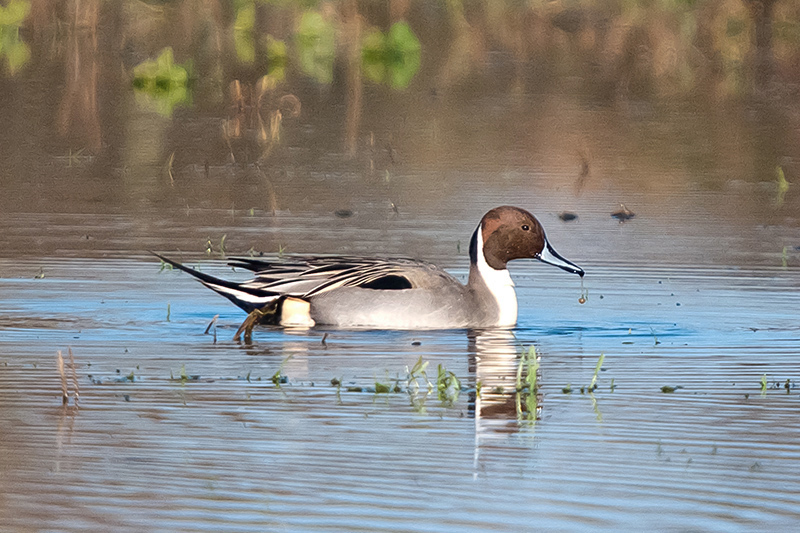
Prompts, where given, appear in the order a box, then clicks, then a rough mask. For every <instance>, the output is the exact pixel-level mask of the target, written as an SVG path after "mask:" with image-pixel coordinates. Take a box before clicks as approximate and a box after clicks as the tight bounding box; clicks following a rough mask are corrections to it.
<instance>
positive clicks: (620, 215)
mask: <svg viewBox="0 0 800 533" xmlns="http://www.w3.org/2000/svg"><path fill="white" fill-rule="evenodd" d="M611 216H612V218H616V219H617V220H619V221H620V223H622V222H625V221H627V220H630V219H632V218H633V217H635V216H636V213H634V212H633V211H631V210H630V209H628V208H627V207H625V204H619V211H616V212H614V213H611Z"/></svg>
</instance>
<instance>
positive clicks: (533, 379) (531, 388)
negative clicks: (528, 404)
mask: <svg viewBox="0 0 800 533" xmlns="http://www.w3.org/2000/svg"><path fill="white" fill-rule="evenodd" d="M538 371H539V358H538V357H537V355H536V347H535V346H533V345H531V346H530V347H529V348H528V349H527V350H525V349H524V348H523V350H522V353H521V354H520V358H519V364H518V365H517V381H516V390H517V392H518V393H519V392H523V391H526V392H528V393H535V392H537V390H538V385H537V373H538ZM523 374H524V376H525V377H524V378H523Z"/></svg>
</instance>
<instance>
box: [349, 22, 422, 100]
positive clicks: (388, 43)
mask: <svg viewBox="0 0 800 533" xmlns="http://www.w3.org/2000/svg"><path fill="white" fill-rule="evenodd" d="M420 49H421V47H420V44H419V39H417V36H416V35H414V32H413V31H411V27H410V26H409V25H408V23H406V22H397V23H395V24H393V25H392V27H391V28H390V29H389V32H388V33H386V34H384V33H383V32H381V31H380V30H373V31H372V32H370V33H369V34H367V36H366V37H365V38H364V44H363V49H362V61H363V67H364V74H365V75H366V77H367V78H369V79H371V80H372V81H374V82H377V83H381V82H384V83H387V84H389V85H390V86H392V87H393V88H395V89H405V88H406V87H408V85H409V84H410V83H411V80H412V79H413V78H414V75H415V74H416V73H417V70H419V64H420Z"/></svg>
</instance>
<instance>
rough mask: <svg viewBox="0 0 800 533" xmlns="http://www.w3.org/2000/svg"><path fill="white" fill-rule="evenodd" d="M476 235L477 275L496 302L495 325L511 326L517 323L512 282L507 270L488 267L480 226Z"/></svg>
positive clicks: (515, 298)
mask: <svg viewBox="0 0 800 533" xmlns="http://www.w3.org/2000/svg"><path fill="white" fill-rule="evenodd" d="M477 233H478V235H477V243H476V245H477V253H476V254H475V255H476V256H477V257H476V258H475V260H476V266H477V268H478V274H480V276H481V278H482V279H483V282H484V283H485V284H486V287H487V288H488V289H489V292H490V293H492V296H494V299H495V301H496V302H497V307H498V309H499V314H498V318H497V324H496V325H498V326H513V325H515V324H516V323H517V293H516V291H515V290H514V281H513V280H512V279H511V274H510V273H509V272H508V269H506V268H504V269H502V270H497V269H495V268H492V267H491V266H489V263H487V262H486V257H484V255H483V228H482V227H481V225H478V230H477Z"/></svg>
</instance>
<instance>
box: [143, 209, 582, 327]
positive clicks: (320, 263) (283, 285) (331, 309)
mask: <svg viewBox="0 0 800 533" xmlns="http://www.w3.org/2000/svg"><path fill="white" fill-rule="evenodd" d="M156 255H157V256H158V257H159V258H161V259H162V260H164V261H166V262H167V263H169V264H171V265H173V266H174V267H176V268H179V269H181V270H183V271H185V272H188V273H189V274H191V275H192V276H194V277H195V278H197V279H198V280H200V282H202V283H203V284H204V285H205V286H207V287H209V288H210V289H212V290H214V291H216V292H218V293H219V294H221V295H223V296H225V297H226V298H228V299H229V300H231V301H232V302H233V303H235V304H236V305H238V306H239V307H241V308H242V309H244V310H245V311H246V312H248V313H251V312H253V311H255V310H264V311H268V312H267V313H265V316H269V317H272V318H271V320H270V322H271V323H275V324H280V325H283V326H307V327H310V326H313V325H315V324H320V325H331V326H339V327H370V328H381V329H423V328H465V327H476V328H477V327H510V326H513V325H515V324H516V322H517V295H516V292H515V291H514V282H513V281H512V280H511V276H510V274H509V272H508V269H507V268H506V265H507V263H508V262H509V261H511V260H513V259H524V258H532V259H538V260H540V261H542V262H544V263H548V264H550V265H555V266H557V267H559V268H561V269H563V270H566V271H567V272H572V273H575V274H578V275H580V276H581V277H582V276H583V273H584V272H583V269H581V268H580V267H579V266H577V265H575V264H573V263H571V262H569V261H567V260H566V259H564V258H563V257H561V256H560V255H558V253H556V251H555V250H554V249H553V247H552V246H550V243H549V242H548V241H547V238H546V237H545V233H544V229H543V228H542V226H541V224H539V221H538V220H536V218H535V217H534V216H533V215H532V214H530V213H529V212H527V211H525V210H524V209H520V208H518V207H510V206H503V207H497V208H495V209H492V210H491V211H489V212H488V213H486V214H485V215H484V216H483V218H482V219H481V222H480V224H478V227H477V228H476V229H475V232H474V233H473V234H472V240H471V241H470V246H469V257H470V268H469V280H468V281H467V284H466V285H463V284H461V283H460V282H459V281H458V280H457V279H456V278H455V277H453V276H451V275H450V274H448V273H447V272H445V271H444V270H442V269H441V268H439V267H437V266H435V265H432V264H430V263H426V262H424V261H418V260H415V259H379V258H363V257H307V258H304V257H293V258H291V259H288V260H286V261H279V262H270V261H263V260H260V259H250V258H236V259H232V260H231V261H230V262H229V263H228V264H229V265H231V266H233V267H238V268H244V269H247V270H250V271H252V272H254V273H255V277H254V278H253V279H252V280H250V281H245V282H243V283H236V282H232V281H227V280H223V279H220V278H217V277H214V276H210V275H208V274H205V273H203V272H200V271H198V270H195V269H192V268H189V267H187V266H185V265H182V264H180V263H178V262H176V261H173V260H171V259H167V258H166V257H163V256H161V255H158V254H156Z"/></svg>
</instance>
